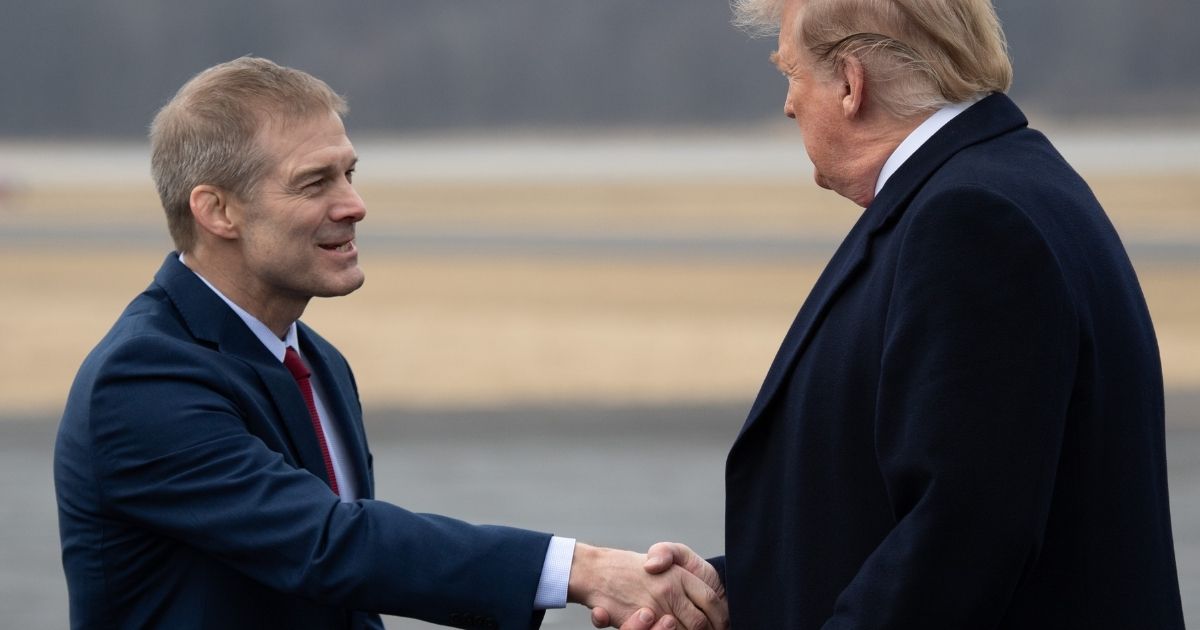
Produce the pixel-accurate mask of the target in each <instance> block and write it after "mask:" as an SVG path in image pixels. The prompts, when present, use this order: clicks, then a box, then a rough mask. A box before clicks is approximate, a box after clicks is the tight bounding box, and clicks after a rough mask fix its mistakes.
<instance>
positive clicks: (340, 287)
mask: <svg viewBox="0 0 1200 630" xmlns="http://www.w3.org/2000/svg"><path fill="white" fill-rule="evenodd" d="M355 271H358V273H357V274H349V275H348V276H347V277H344V278H339V279H338V281H337V282H331V283H329V284H328V285H327V286H324V287H322V288H321V290H320V291H319V292H317V293H314V294H313V297H321V298H331V297H342V296H343V295H350V294H351V293H354V292H355V291H357V290H358V289H359V288H360V287H362V285H363V283H364V282H366V279H367V278H366V276H365V275H364V274H363V272H362V271H359V270H358V269H357V268H355Z"/></svg>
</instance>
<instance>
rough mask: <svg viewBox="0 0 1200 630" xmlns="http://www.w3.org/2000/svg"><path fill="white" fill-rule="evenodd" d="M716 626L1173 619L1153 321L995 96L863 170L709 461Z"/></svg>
mask: <svg viewBox="0 0 1200 630" xmlns="http://www.w3.org/2000/svg"><path fill="white" fill-rule="evenodd" d="M726 492H727V505H726V508H727V509H726V545H727V546H726V556H725V557H724V558H718V559H716V560H717V564H718V565H719V568H720V570H721V571H723V573H724V577H725V583H726V587H727V591H728V597H729V603H730V614H731V620H732V622H733V625H734V627H737V628H750V629H757V628H787V629H805V630H807V629H816V628H824V629H826V630H833V629H843V628H844V629H850V628H853V629H855V630H866V629H876V628H878V629H883V628H888V629H897V628H922V629H932V628H953V629H971V630H975V629H983V628H1005V629H1013V630H1031V629H1039V628H1047V629H1049V628H1053V629H1055V630H1064V629H1071V628H1078V629H1085V628H1086V629H1088V630H1096V629H1105V628H1114V629H1115V628H1156V629H1159V630H1162V629H1167V628H1182V627H1183V619H1182V612H1181V605H1180V599H1179V586H1178V578H1177V574H1176V567H1175V559H1174V550H1173V546H1172V537H1171V525H1170V513H1169V509H1168V504H1167V471H1166V457H1165V454H1164V435H1163V385H1162V373H1161V367H1160V362H1159V357H1158V348H1157V342H1156V340H1155V335H1154V330H1153V328H1152V326H1151V322H1150V316H1149V314H1148V312H1147V309H1146V304H1145V301H1144V299H1143V297H1142V292H1141V289H1140V287H1139V285H1138V281H1137V278H1136V277H1135V276H1134V271H1133V268H1132V266H1131V265H1130V262H1129V259H1128V257H1127V256H1126V254H1125V250H1124V248H1123V247H1122V245H1121V242H1120V241H1119V240H1118V238H1117V234H1116V232H1115V231H1114V229H1113V227H1112V225H1111V224H1110V222H1109V220H1108V219H1107V217H1106V216H1105V214H1104V212H1103V210H1102V209H1101V207H1100V205H1099V204H1098V203H1097V201H1096V199H1095V198H1094V197H1093V195H1092V193H1091V191H1090V190H1089V189H1088V187H1087V185H1086V184H1085V183H1084V182H1083V181H1082V180H1081V179H1080V178H1079V176H1078V175H1077V174H1076V173H1075V172H1074V171H1073V170H1072V169H1071V168H1070V167H1069V166H1068V165H1067V163H1066V162H1065V161H1064V160H1063V159H1062V157H1061V156H1060V155H1059V154H1058V153H1057V152H1056V151H1055V150H1054V148H1053V147H1052V146H1051V145H1050V143H1049V142H1048V141H1047V140H1046V138H1045V137H1044V136H1042V135H1041V134H1040V133H1038V132H1036V131H1033V130H1030V129H1029V128H1028V127H1027V123H1026V120H1025V117H1024V116H1023V115H1022V113H1021V112H1020V110H1019V109H1018V108H1017V107H1016V105H1014V104H1013V102H1012V101H1010V100H1009V99H1008V98H1007V97H1006V96H1004V95H999V94H995V95H992V96H990V97H988V98H986V99H984V100H982V101H980V102H979V103H976V104H975V105H974V106H972V107H970V108H969V109H968V110H967V111H965V112H964V113H962V114H960V115H959V116H958V117H956V118H955V119H954V120H952V121H951V122H950V123H948V124H947V125H946V126H945V127H943V128H942V129H941V130H940V131H938V132H937V134H936V135H934V136H933V137H932V138H931V139H930V140H929V141H928V142H927V143H926V144H925V145H924V146H922V147H921V148H920V149H919V150H918V151H917V152H916V153H915V154H914V155H913V156H912V157H911V159H909V160H908V161H907V162H906V163H905V164H904V165H903V166H902V167H901V168H900V169H899V171H898V172H896V173H895V175H894V176H893V177H892V178H891V179H889V180H888V182H887V184H886V185H885V186H884V188H883V190H882V191H881V192H880V194H879V195H878V197H877V198H876V199H875V200H874V202H873V203H872V204H871V205H870V207H868V208H867V209H866V210H865V211H864V212H863V214H862V217H861V218H860V220H859V221H858V223H857V224H856V225H855V226H854V228H853V229H852V230H851V231H850V233H849V234H848V236H847V237H846V239H845V241H844V242H843V243H842V245H841V246H840V248H839V249H838V250H837V252H836V253H835V254H834V256H833V258H832V259H831V261H830V262H829V265H828V267H827V268H826V269H825V271H824V273H823V274H822V275H821V277H820V278H819V279H818V281H817V283H816V285H815V286H814V287H813V289H812V292H811V294H810V295H809V297H808V299H807V300H806V301H805V303H804V305H803V306H802V308H801V309H800V313H799V315H798V316H797V318H796V321H795V323H794V324H793V325H792V328H791V330H790V331H789V332H788V334H787V336H786V338H785V339H784V341H783V345H782V348H781V349H780V351H779V354H778V356H777V357H776V359H775V361H774V363H773V365H772V366H771V368H770V371H769V373H768V374H767V377H766V380H765V382H764V384H763V387H762V390H761V392H760V393H759V395H758V398H757V400H756V401H755V403H754V406H753V409H752V410H751V412H750V415H749V418H748V419H747V420H746V423H745V425H744V426H743V428H742V430H741V433H740V434H739V436H738V438H737V440H736V442H735V443H734V445H733V447H732V450H731V451H730V453H729V457H728V460H727V463H726Z"/></svg>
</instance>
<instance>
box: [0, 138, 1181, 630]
mask: <svg viewBox="0 0 1200 630" xmlns="http://www.w3.org/2000/svg"><path fill="white" fill-rule="evenodd" d="M0 148H2V147H0ZM362 152H363V153H364V155H369V151H367V150H363V151H362ZM0 153H3V152H2V151H0ZM0 157H3V156H0ZM380 161H381V162H383V163H388V162H387V160H380ZM3 164H4V161H3V160H0V166H3ZM368 164H369V162H368V161H367V160H365V159H364V166H363V168H362V170H363V171H364V173H363V176H362V186H361V190H362V193H363V195H364V197H365V198H366V200H367V203H368V206H369V208H370V210H369V214H368V219H367V221H366V222H364V223H363V224H362V225H361V228H360V249H361V250H362V265H363V266H364V268H365V269H366V271H367V274H368V281H367V284H366V285H365V286H364V287H363V289H361V290H360V291H359V292H357V293H355V294H354V295H352V296H349V297H347V298H342V299H336V300H317V301H314V302H313V304H312V305H311V306H310V308H309V310H308V312H307V313H306V315H305V320H306V321H307V322H308V323H310V324H312V325H313V326H314V327H316V328H317V329H318V330H320V331H321V332H322V333H323V334H324V335H325V336H326V337H327V338H329V339H330V340H331V341H333V342H334V343H335V344H337V345H338V346H339V347H340V348H341V349H342V350H343V352H344V353H345V354H346V355H347V356H348V358H349V359H350V361H351V363H352V365H353V366H354V368H355V371H356V376H357V377H358V382H359V384H360V389H361V392H362V398H363V402H364V405H365V406H366V408H367V410H368V411H367V416H368V431H369V433H370V435H371V439H372V446H373V450H374V451H375V456H376V462H377V464H376V465H377V477H378V485H379V489H380V492H379V494H380V497H381V498H385V499H389V500H393V501H396V502H398V503H400V504H402V505H405V506H406V507H409V508H412V509H417V510H421V511H433V512H440V513H448V514H451V515H455V516H459V517H462V518H465V519H467V520H471V521H476V522H500V523H507V524H514V525H520V526H527V527H532V528H536V529H543V530H548V531H554V532H558V533H562V534H565V535H570V536H577V537H579V538H580V539H582V540H586V541H589V542H594V543H597V544H605V545H613V546H623V547H632V548H644V547H646V546H647V545H649V544H650V543H652V542H654V541H656V540H658V539H661V538H672V539H678V540H682V541H684V542H689V543H691V544H693V545H694V546H695V547H696V548H697V549H698V550H700V551H702V552H705V553H718V552H720V551H721V541H722V536H723V525H722V517H723V482H722V474H723V465H724V456H725V452H726V450H727V448H728V446H729V444H730V442H731V441H732V439H733V436H734V435H735V434H736V432H737V429H738V427H739V426H740V424H741V422H742V420H743V419H744V416H745V413H746V410H747V409H748V407H749V405H750V402H751V400H752V399H753V397H754V394H755V393H756V390H757V387H758V384H759V382H760V381H761V379H762V376H763V374H764V372H765V370H766V368H767V366H768V365H769V363H770V361H771V358H772V356H773V354H774V351H775V349H776V347H777V345H778V343H779V341H780V339H781V338H782V336H783V334H784V332H785V331H786V329H787V326H788V324H789V323H790V322H791V319H792V317H793V316H794V314H795V310H796V309H797V308H798V306H799V304H800V303H801V302H802V301H803V299H804V297H805V295H806V294H807V291H808V288H809V287H810V286H811V285H812V283H813V281H814V280H815V278H816V275H817V274H818V273H819V272H820V269H821V267H822V266H823V263H824V262H825V260H826V259H827V258H828V256H829V254H830V253H831V252H832V250H833V248H834V247H835V246H836V244H837V242H838V239H839V238H840V236H841V234H843V233H844V232H845V231H846V229H848V228H849V226H850V225H851V224H852V223H853V221H854V219H855V218H856V216H857V210H856V209H855V208H854V207H853V206H850V205H848V204H847V203H846V202H843V201H841V200H840V199H838V198H837V197H835V196H833V195H832V194H830V193H827V192H825V191H819V190H816V189H815V188H814V187H813V186H812V185H811V184H810V183H809V182H808V181H807V178H804V177H790V178H789V177H781V176H779V174H778V173H776V172H773V171H770V172H768V171H763V170H762V169H755V168H744V169H742V170H741V171H738V172H739V173H741V174H740V175H738V176H737V177H725V178H719V177H688V176H685V175H682V174H679V173H663V174H660V175H658V176H655V177H637V178H621V177H612V178H597V177H590V176H582V175H579V174H578V173H576V174H575V175H572V176H564V177H562V178H559V179H555V180H554V181H551V182H547V181H539V180H535V179H528V178H525V179H522V178H520V177H512V178H492V179H489V178H480V177H469V178H465V179H463V180H461V181H460V180H455V179H454V178H453V177H451V176H449V175H446V174H445V173H443V174H442V175H440V176H436V177H433V176H431V177H424V178H422V177H414V178H409V179H404V180H401V181H397V180H394V179H389V178H385V177H381V176H379V175H375V176H372V175H370V174H369V173H370V170H371V169H370V168H369V167H368ZM392 167H396V164H395V163H392ZM97 168H98V169H100V170H101V171H102V170H103V169H104V166H103V165H98V166H97ZM397 168H398V167H397ZM474 168H479V167H478V166H476V167H474ZM714 168H716V167H714ZM734 170H736V169H734ZM123 172H124V171H123ZM0 174H2V173H0ZM102 174H103V173H102ZM451 175H452V174H451ZM568 175H570V174H568ZM1084 175H1085V176H1087V177H1088V180H1089V182H1090V183H1091V184H1092V185H1093V187H1094V188H1095V190H1096V192H1097V194H1098V196H1099V197H1100V198H1101V200H1102V201H1103V202H1104V203H1105V205H1106V207H1107V209H1108V210H1109V213H1110V215H1111V217H1112V219H1113V221H1114V223H1115V224H1116V226H1117V227H1118V229H1119V231H1120V233H1121V235H1122V238H1123V239H1124V240H1125V242H1126V245H1127V247H1128V248H1129V250H1130V252H1131V257H1132V258H1133V261H1134V264H1135V266H1136V268H1137V270H1138V273H1139V277H1140V278H1141V281H1142V284H1143V288H1144V292H1145V294H1146V298H1147V301H1148V303H1149V305H1150V308H1151V313H1152V316H1153V317H1154V321H1155V325H1156V328H1157V333H1158V337H1159V345H1160V351H1161V354H1162V358H1163V365H1164V375H1165V378H1166V383H1167V416H1168V418H1167V424H1168V438H1169V439H1168V454H1169V471H1170V483H1171V495H1172V510H1173V517H1174V527H1175V540H1176V550H1177V554H1178V559H1179V570H1180V579H1181V585H1182V587H1183V590H1184V604H1185V608H1187V611H1188V612H1187V615H1188V621H1189V622H1190V624H1189V625H1192V626H1197V625H1200V290H1198V289H1200V170H1196V169H1191V170H1188V169H1182V170H1178V169H1177V170H1170V169H1166V170H1151V169H1141V170H1136V169H1135V171H1134V172H1131V173H1123V172H1114V171H1113V170H1112V169H1097V170H1096V171H1095V172H1094V173H1091V174H1089V173H1088V172H1086V171H1085V173H1084ZM30 181H32V182H33V183H32V184H29V185H24V184H20V183H17V184H10V185H8V187H7V189H6V191H0V192H3V193H4V194H3V195H0V294H3V295H4V296H5V302H6V305H7V306H8V308H5V309H0V330H4V331H5V332H6V334H5V335H4V336H3V337H0V356H3V357H4V359H5V360H4V361H3V362H0V496H2V497H3V501H0V505H2V506H3V507H2V508H0V618H4V619H6V624H7V623H9V622H11V623H12V624H13V627H22V628H59V627H64V626H65V620H66V610H65V606H66V600H65V585H64V584H63V581H62V575H61V567H60V565H59V561H58V555H57V554H58V546H57V531H56V520H55V518H56V517H55V513H54V500H53V493H52V483H51V479H50V457H51V445H52V440H53V431H54V425H55V423H56V421H57V414H58V412H59V411H60V410H61V406H62V403H63V399H64V397H65V393H66V390H67V387H68V386H69V382H70V379H71V377H72V375H73V373H74V370H75V369H76V367H77V366H78V364H79V362H80V361H81V360H82V358H83V356H84V355H85V354H86V352H87V351H88V349H89V348H90V347H91V346H92V345H93V344H94V343H95V342H96V340H97V339H98V338H99V337H100V335H101V334H103V332H104V330H105V329H106V328H107V327H108V326H109V325H110V324H111V322H112V320H113V319H114V318H115V317H116V316H117V314H118V313H119V312H120V309H121V308H122V307H123V306H124V305H125V304H126V303H127V302H128V301H129V299H130V298H131V297H132V296H133V295H134V294H136V293H137V292H138V291H139V290H141V289H142V288H143V287H144V286H145V285H146V284H147V283H148V282H149V280H150V278H151V275H152V274H153V271H154V270H155V269H156V268H157V266H158V264H159V263H160V261H161V259H162V257H163V256H164V255H165V254H166V252H167V251H168V250H169V243H168V241H167V240H166V238H165V236H164V228H163V223H162V219H161V216H160V215H159V211H157V210H155V205H156V204H155V201H154V197H153V192H152V191H151V190H150V189H149V186H148V183H141V184H136V183H135V184H129V183H125V180H121V179H120V178H117V179H116V180H114V179H113V178H111V177H107V176H106V177H97V178H93V179H89V178H88V177H84V176H80V177H75V178H67V177H63V178H62V180H61V181H56V182H54V183H53V185H45V184H43V183H39V182H38V181H36V178H34V179H32V180H30ZM113 181H116V183H112V182H113ZM130 181H134V180H132V179H131V180H130ZM106 182H108V183H106ZM389 627H393V628H414V629H415V628H424V627H427V626H425V625H423V624H418V623H415V622H407V621H400V620H393V621H390V622H389ZM546 627H549V628H563V629H567V628H570V629H582V628H587V627H590V626H589V624H588V623H587V621H586V613H585V612H584V611H583V610H582V609H580V608H578V607H574V609H570V610H567V611H562V612H554V613H552V614H551V615H549V616H548V618H547V624H546Z"/></svg>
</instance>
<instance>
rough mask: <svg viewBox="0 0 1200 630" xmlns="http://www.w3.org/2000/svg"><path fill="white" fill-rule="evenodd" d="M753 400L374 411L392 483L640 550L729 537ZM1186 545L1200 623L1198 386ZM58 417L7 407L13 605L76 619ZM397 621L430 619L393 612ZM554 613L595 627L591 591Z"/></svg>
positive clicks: (432, 500) (4, 475)
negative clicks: (57, 460) (56, 476)
mask: <svg viewBox="0 0 1200 630" xmlns="http://www.w3.org/2000/svg"><path fill="white" fill-rule="evenodd" d="M746 407H748V403H747V404H745V405H743V404H729V405H710V406H704V407H686V406H670V407H640V408H621V407H615V408H608V409H606V408H595V407H593V408H568V407H564V408H554V407H535V408H527V409H507V410H501V411H495V412H483V411H410V410H393V411H376V412H369V413H368V433H369V434H370V436H371V440H372V450H373V451H374V454H375V465H376V476H377V482H378V487H379V496H380V498H381V499H386V500H389V501H393V502H395V503H398V504H400V505H403V506H405V507H406V508H409V509H413V510H417V511H422V512H436V513H442V514H448V515H452V516H456V517H459V518H463V519H465V520H468V521H472V522H478V523H502V524H508V525H516V526H521V527H528V528H532V529H539V530H542V531H550V532H554V533H557V534H561V535H566V536H572V537H577V538H579V539H580V540H583V541H587V542H589V543H593V544H599V545H606V546H615V547H626V548H632V549H639V550H642V549H644V548H646V547H647V546H649V545H650V544H651V543H653V542H655V541H657V540H660V539H674V540H680V541H683V542H686V543H688V544H690V545H692V546H693V547H694V548H695V549H696V550H697V551H699V552H701V553H704V554H709V555H711V554H716V553H720V552H721V550H722V539H723V535H724V534H723V526H722V514H723V500H724V489H723V468H724V460H725V454H726V451H727V449H728V447H729V444H730V443H731V441H732V440H733V437H734V436H735V435H736V433H737V430H738V428H739V427H740V425H741V421H742V419H743V417H744V415H745V411H746ZM1167 409H1168V414H1169V416H1170V420H1169V426H1170V427H1171V429H1170V430H1169V433H1168V444H1167V450H1168V457H1169V470H1170V484H1171V501H1172V512H1173V519H1174V533H1175V544H1176V555H1177V558H1178V562H1179V574H1180V582H1181V586H1182V588H1183V598H1184V607H1185V610H1186V616H1187V621H1188V622H1189V623H1188V625H1190V626H1192V627H1200V392H1172V393H1170V394H1169V395H1168V400H1167ZM55 424H56V420H55V419H54V418H48V417H40V418H0V498H2V499H3V500H0V619H4V625H5V626H6V627H12V628H25V629H31V630H38V629H56V628H64V627H66V624H67V611H66V606H67V600H66V587H65V583H64V581H63V577H62V569H61V565H60V562H59V557H58V553H59V549H58V533H57V516H56V513H55V507H54V494H53V483H52V478H51V449H52V444H53V434H54V427H55ZM387 622H388V624H387V625H388V627H389V628H393V629H395V628H400V629H406V630H418V629H424V628H432V627H435V626H431V625H428V624H424V623H420V622H415V621H411V620H402V619H396V618H388V619H387ZM544 627H545V628H548V629H551V630H566V629H570V630H576V629H579V630H583V629H586V628H590V627H591V626H590V624H589V623H588V621H587V612H586V610H585V609H584V608H582V607H579V606H571V607H569V608H568V609H566V610H563V611H551V613H550V614H549V615H548V616H547V619H546V623H545V624H544Z"/></svg>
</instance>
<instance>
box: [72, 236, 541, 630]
mask: <svg viewBox="0 0 1200 630" xmlns="http://www.w3.org/2000/svg"><path fill="white" fill-rule="evenodd" d="M299 339H300V344H301V351H302V352H303V354H304V356H305V357H306V358H307V359H308V362H309V363H310V364H311V368H312V370H313V372H314V373H315V374H316V375H317V378H318V379H319V381H320V383H321V384H322V385H323V387H324V391H325V392H326V394H327V395H326V400H327V403H328V407H329V412H330V413H331V415H332V416H333V419H334V421H335V422H336V423H337V425H338V429H339V431H340V432H341V435H342V436H343V440H344V442H345V444H346V449H347V451H348V453H349V459H350V462H349V464H350V467H351V470H352V471H353V473H352V474H353V475H354V476H355V480H356V482H357V486H358V487H359V488H360V489H361V494H362V495H363V498H362V499H361V500H358V501H355V502H353V503H342V502H340V500H339V498H338V497H337V496H336V495H334V493H333V492H332V491H331V490H330V488H329V486H328V485H327V482H326V480H325V468H324V464H323V461H322V458H321V454H320V452H319V449H318V446H317V443H316V438H315V437H314V434H313V430H312V425H311V423H310V419H309V415H308V411H307V408H306V407H305V403H304V400H303V398H302V397H301V394H300V391H299V388H298V387H297V386H296V383H295V381H294V380H293V379H292V377H291V375H290V374H289V373H288V371H287V369H286V368H284V366H283V365H282V364H281V363H280V362H279V361H278V360H277V359H276V358H275V357H274V356H272V355H271V353H270V352H269V351H268V350H267V349H266V348H265V347H264V346H263V344H262V343H261V342H260V341H259V340H258V339H257V338H256V337H255V336H254V334H253V333H252V332H251V331H250V330H249V328H247V327H246V325H245V324H244V323H243V322H242V321H241V319H240V318H238V316H237V315H236V314H235V313H234V312H233V311H232V310H231V309H230V308H229V307H228V306H227V305H226V304H225V303H224V302H223V301H221V299H220V298H219V297H218V296H217V295H216V294H214V293H213V292H212V291H211V290H209V289H208V287H206V286H205V285H204V284H203V283H202V282H201V281H200V279H199V278H197V277H196V276H195V274H193V273H192V272H191V271H190V270H189V269H187V268H186V267H185V266H184V265H183V264H182V263H180V262H179V259H178V257H177V256H176V255H175V254H171V255H169V256H168V257H167V259H166V261H165V262H164V263H163V266H162V268H161V269H160V270H159V272H158V274H157V275H156V276H155V279H154V282H153V283H152V284H151V285H150V287H149V288H148V289H146V291H145V292H143V293H142V294H141V295H139V296H138V297H137V298H136V299H134V300H133V302H132V303H131V304H130V305H129V307H128V308H126V310H125V312H124V313H122V314H121V316H120V318H119V319H118V320H117V322H116V324H115V325H114V326H113V328H112V330H111V331H109V333H108V334H107V335H106V336H105V337H104V339H103V340H102V341H101V342H100V343H99V345H97V346H96V348H95V349H94V350H93V351H92V352H91V354H89V355H88V357H87V359H86V360H85V361H84V363H83V366H82V367H81V368H80V370H79V374H78V376H77V377H76V379H75V383H74V385H73V386H72V388H71V393H70V396H69V399H68V401H67V406H66V411H65V412H64V414H63V418H62V424H61V426H60V429H59V433H58V441H57V444H56V448H55V456H54V477H55V487H56V490H57V494H58V508H59V528H60V534H61V539H62V549H63V551H62V559H63V568H64V569H65V571H66V576H67V586H68V591H69V594H70V609H71V623H72V626H73V627H76V628H89V629H90V628H146V627H158V628H172V629H178V628H222V629H229V628H314V629H315V628H322V629H325V628H359V627H380V623H379V618H378V616H377V615H375V614H373V613H388V614H394V615H403V616H408V617H417V618H421V619H425V620H427V621H431V622H434V623H439V624H445V625H454V626H460V627H479V628H507V629H512V630H527V629H529V628H536V627H537V626H538V625H540V621H541V614H540V613H535V611H533V609H532V608H533V597H534V592H535V591H536V589H537V583H538V579H539V577H540V574H541V568H542V563H543V561H544V559H545V554H546V548H547V546H548V544H549V538H550V537H549V535H548V534H540V533H534V532H528V531H523V530H517V529H511V528H505V527H491V526H474V525H469V524H467V523H463V522H460V521H457V520H453V519H450V518H445V517H441V516H435V515H427V514H414V513H412V512H408V511H406V510H403V509H401V508H399V507H396V506H394V505H390V504H388V503H384V502H380V501H374V500H372V498H371V497H372V496H373V491H374V489H373V485H374V483H373V479H372V472H371V456H370V453H369V451H368V448H367V439H366V435H365V433H364V432H363V425H362V409H361V407H360V405H359V401H358V395H357V390H356V387H355V383H354V379H353V376H352V375H351V372H350V368H349V366H348V365H347V364H346V361H345V359H343V358H342V356H341V354H339V353H338V351H337V350H336V349H335V348H334V347H333V346H332V345H330V344H329V343H328V342H326V341H325V340H324V339H322V338H321V337H320V336H318V335H317V334H316V333H314V332H313V331H312V330H311V329H309V328H308V327H307V326H304V325H303V324H301V325H300V327H299ZM368 613H370V614H368Z"/></svg>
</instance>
